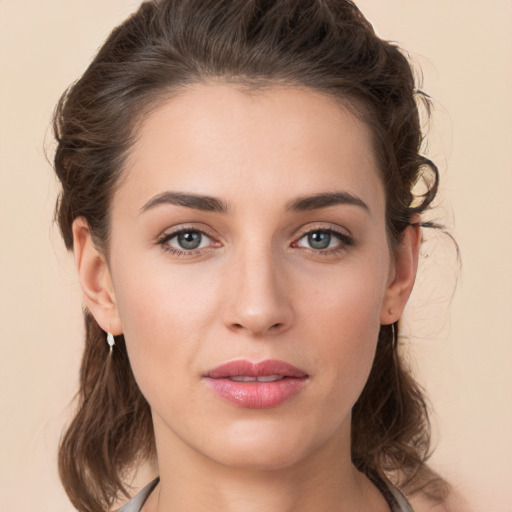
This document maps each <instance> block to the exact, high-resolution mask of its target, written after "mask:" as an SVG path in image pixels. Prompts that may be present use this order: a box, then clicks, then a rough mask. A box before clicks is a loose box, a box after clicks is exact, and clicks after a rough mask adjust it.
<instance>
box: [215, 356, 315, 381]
mask: <svg viewBox="0 0 512 512" xmlns="http://www.w3.org/2000/svg"><path fill="white" fill-rule="evenodd" d="M266 375H281V376H283V377H295V378H304V377H307V376H308V374H307V373H306V372H304V371H302V370H300V369H299V368H297V367H296V366H293V365H292V364H290V363H286V362H285V361H279V360H278V359H267V360H266V361H260V362H258V363H254V362H252V361H248V360H246V359H237V360H235V361H229V362H228V363H224V364H221V365H220V366H217V367H216V368H213V369H212V370H209V371H208V372H207V374H206V377H209V378H211V379H223V378H228V377H242V376H246V377H263V376H266Z"/></svg>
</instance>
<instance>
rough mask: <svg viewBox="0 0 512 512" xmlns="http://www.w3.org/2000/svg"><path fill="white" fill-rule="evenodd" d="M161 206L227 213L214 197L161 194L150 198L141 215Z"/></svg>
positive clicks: (222, 202)
mask: <svg viewBox="0 0 512 512" xmlns="http://www.w3.org/2000/svg"><path fill="white" fill-rule="evenodd" d="M162 204H174V205H177V206H185V207H186V208H193V209H194V210H202V211H205V212H216V213H227V212H228V210H229V208H228V205H227V203H226V202H224V201H222V200H220V199H217V198H216V197H211V196H204V195H198V194H188V193H185V192H163V193H161V194H158V195H157V196H155V197H153V198H151V199H150V200H149V201H148V202H147V203H146V204H145V205H144V206H143V207H142V208H141V213H144V212H146V211H148V210H151V209H152V208H155V207H156V206H160V205H162Z"/></svg>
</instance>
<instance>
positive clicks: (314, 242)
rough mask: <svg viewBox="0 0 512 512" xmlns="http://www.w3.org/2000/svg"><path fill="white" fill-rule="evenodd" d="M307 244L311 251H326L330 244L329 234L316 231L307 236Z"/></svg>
mask: <svg viewBox="0 0 512 512" xmlns="http://www.w3.org/2000/svg"><path fill="white" fill-rule="evenodd" d="M308 242H309V245H310V246H311V247H313V249H327V247H329V244H330V243H331V234H330V233H322V232H321V231H317V232H315V233H310V234H309V235H308Z"/></svg>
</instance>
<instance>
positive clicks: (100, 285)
mask: <svg viewBox="0 0 512 512" xmlns="http://www.w3.org/2000/svg"><path fill="white" fill-rule="evenodd" d="M73 252H74V256H75V264H76V268H77V271H78V278H79V281H80V286H81V288H82V292H83V294H84V298H85V302H86V304H87V308H88V309H89V311H90V312H91V314H92V315H93V316H94V318H95V319H96V321H97V322H98V324H99V326H100V327H101V328H102V329H103V330H104V331H105V332H111V333H112V334H114V335H118V334H122V332H123V329H122V325H121V320H120V318H119V312H118V309H117V304H116V300H115V294H114V287H113V284H112V279H111V276H110V270H109V268H108V265H107V261H106V258H105V255H104V254H103V253H102V252H101V251H99V250H98V248H97V247H96V246H95V245H94V242H93V240H92V237H91V232H90V229H89V225H88V223H87V221H86V220H85V219H84V218H83V217H79V218H77V219H75V221H74V222H73Z"/></svg>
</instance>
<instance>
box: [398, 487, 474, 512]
mask: <svg viewBox="0 0 512 512" xmlns="http://www.w3.org/2000/svg"><path fill="white" fill-rule="evenodd" d="M407 499H408V500H409V503H410V504H411V506H412V508H413V509H414V512H474V511H473V509H472V508H471V507H470V506H469V504H468V503H467V502H466V500H465V499H464V498H463V496H462V495H461V494H459V493H458V492H457V491H454V490H452V491H450V493H449V494H448V496H447V497H446V499H444V500H443V501H442V502H437V501H434V500H432V499H431V498H429V497H428V496H426V495H424V494H422V493H418V494H416V495H414V496H408V497H407Z"/></svg>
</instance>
